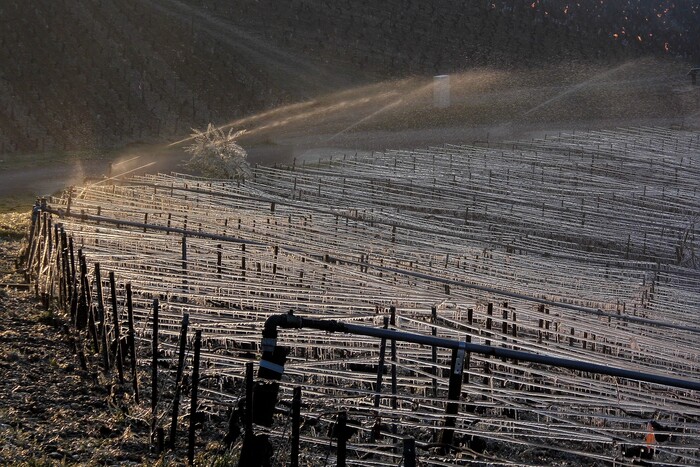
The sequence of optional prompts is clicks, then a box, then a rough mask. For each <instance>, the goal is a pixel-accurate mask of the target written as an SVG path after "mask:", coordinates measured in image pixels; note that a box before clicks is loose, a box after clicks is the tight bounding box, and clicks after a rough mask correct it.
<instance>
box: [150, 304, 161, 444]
mask: <svg viewBox="0 0 700 467" xmlns="http://www.w3.org/2000/svg"><path fill="white" fill-rule="evenodd" d="M159 306H160V304H159V302H158V299H155V300H153V336H151V337H152V346H151V353H152V354H153V355H152V356H151V358H152V360H151V434H152V435H153V434H155V431H156V423H157V421H158V418H157V415H158V307H159Z"/></svg>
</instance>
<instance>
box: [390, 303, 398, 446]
mask: <svg viewBox="0 0 700 467" xmlns="http://www.w3.org/2000/svg"><path fill="white" fill-rule="evenodd" d="M389 313H390V319H389V324H391V325H392V326H393V327H394V328H396V307H395V306H393V305H392V306H390V307H389ZM397 392H398V388H397V385H396V339H391V408H392V409H393V410H396V408H397V406H398V405H397V404H398V400H397V398H396V394H397ZM391 432H392V433H393V434H396V424H395V423H394V424H392V425H391Z"/></svg>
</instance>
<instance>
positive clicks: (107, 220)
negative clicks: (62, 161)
mask: <svg viewBox="0 0 700 467" xmlns="http://www.w3.org/2000/svg"><path fill="white" fill-rule="evenodd" d="M46 212H49V213H51V214H56V215H58V216H59V217H65V216H68V217H73V218H77V219H81V220H87V221H93V222H97V223H100V222H104V223H108V224H115V225H123V226H129V227H138V228H143V229H150V230H155V231H161V232H171V233H179V234H181V235H185V236H188V237H196V238H206V239H212V240H220V241H224V242H234V243H242V244H246V245H256V246H264V247H270V246H272V245H270V244H268V243H265V242H258V241H254V240H247V239H244V238H240V237H232V236H229V235H218V234H212V233H207V232H198V231H196V230H187V229H180V228H177V227H165V226H161V225H153V224H144V223H143V222H135V221H126V220H119V219H112V218H109V217H103V216H95V215H92V214H85V213H81V214H75V213H72V212H67V211H63V210H57V209H50V208H47V209H46ZM283 249H284V250H286V251H289V252H292V253H300V254H305V255H307V256H309V257H311V258H314V259H317V260H320V261H325V262H332V263H338V264H350V265H356V266H362V267H364V268H372V269H374V270H377V271H382V272H391V273H397V274H402V275H406V276H410V277H415V278H417V279H423V280H427V281H432V282H437V283H441V284H446V285H453V286H457V287H462V288H466V289H473V290H480V291H482V292H488V293H492V294H495V295H502V296H505V297H511V298H516V299H520V300H526V301H530V302H536V303H543V304H545V305H549V306H553V307H559V308H566V309H569V310H574V311H578V312H582V313H586V314H592V315H595V316H601V317H605V318H608V319H615V320H618V321H626V322H631V323H637V324H644V325H648V326H654V327H659V328H666V329H676V330H679V331H687V332H691V333H693V334H700V328H699V327H695V326H685V325H680V324H673V323H669V322H664V321H656V320H652V319H646V318H640V317H638V316H630V315H622V314H615V313H608V312H605V311H603V310H600V309H595V308H588V307H584V306H578V305H572V304H569V303H563V302H555V301H552V300H547V299H544V298H538V297H531V296H528V295H523V294H519V293H516V292H509V291H507V290H501V289H497V288H494V287H488V286H485V285H476V284H470V283H467V282H464V281H458V280H454V279H446V278H443V277H436V276H431V275H428V274H423V273H420V272H414V271H407V270H405V269H399V268H392V267H388V266H379V265H375V264H369V263H366V262H361V261H352V260H347V259H341V258H336V257H333V256H330V255H322V256H321V255H308V254H307V253H306V252H305V251H304V250H301V249H299V248H289V247H283Z"/></svg>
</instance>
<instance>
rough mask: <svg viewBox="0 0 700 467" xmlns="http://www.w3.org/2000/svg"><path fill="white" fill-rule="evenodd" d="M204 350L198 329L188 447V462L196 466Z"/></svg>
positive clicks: (195, 344)
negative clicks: (196, 437)
mask: <svg viewBox="0 0 700 467" xmlns="http://www.w3.org/2000/svg"><path fill="white" fill-rule="evenodd" d="M201 348H202V331H201V330H200V329H197V330H196V331H195V334H194V361H193V363H192V396H191V397H190V430H189V439H188V445H187V460H188V462H189V465H194V442H195V429H196V427H197V421H198V420H199V414H198V413H197V404H198V401H197V391H198V389H199V354H200V351H201Z"/></svg>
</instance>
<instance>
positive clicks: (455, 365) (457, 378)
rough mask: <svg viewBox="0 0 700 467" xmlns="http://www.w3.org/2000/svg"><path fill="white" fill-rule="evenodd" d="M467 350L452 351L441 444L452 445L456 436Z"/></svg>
mask: <svg viewBox="0 0 700 467" xmlns="http://www.w3.org/2000/svg"><path fill="white" fill-rule="evenodd" d="M465 357H466V349H465V348H459V349H453V350H452V362H451V363H450V383H449V388H448V393H447V399H448V400H449V402H448V403H447V406H446V407H445V415H447V416H446V417H445V427H444V428H443V429H442V431H441V432H440V444H444V445H451V444H452V438H453V435H454V427H455V424H456V422H457V419H456V415H457V411H458V408H459V404H458V403H457V402H456V401H459V398H460V396H461V394H462V371H463V369H464V358H465Z"/></svg>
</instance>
